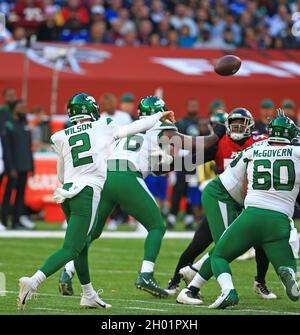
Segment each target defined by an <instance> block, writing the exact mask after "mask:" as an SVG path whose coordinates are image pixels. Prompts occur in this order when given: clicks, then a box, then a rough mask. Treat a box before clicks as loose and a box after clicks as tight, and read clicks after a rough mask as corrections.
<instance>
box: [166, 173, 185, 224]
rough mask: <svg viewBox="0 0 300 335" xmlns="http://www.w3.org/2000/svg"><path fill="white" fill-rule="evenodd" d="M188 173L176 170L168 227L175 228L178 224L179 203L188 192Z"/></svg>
mask: <svg viewBox="0 0 300 335" xmlns="http://www.w3.org/2000/svg"><path fill="white" fill-rule="evenodd" d="M185 178H186V174H185V173H184V172H181V171H178V172H176V183H175V185H174V187H173V191H172V196H171V208H170V213H169V214H168V217H167V226H168V229H173V228H174V227H175V224H176V217H177V214H178V211H179V204H180V200H181V198H182V197H183V196H184V195H185V194H186V190H187V183H186V180H185Z"/></svg>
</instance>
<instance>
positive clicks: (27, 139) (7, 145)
mask: <svg viewBox="0 0 300 335" xmlns="http://www.w3.org/2000/svg"><path fill="white" fill-rule="evenodd" d="M138 102H139V101H138V99H137V97H135V96H134V95H133V94H132V93H130V92H128V93H124V94H122V95H121V96H120V97H116V96H115V95H114V94H112V93H104V94H102V95H101V96H100V97H99V99H98V103H99V105H100V109H101V116H104V117H110V118H112V119H113V120H114V121H115V122H116V123H117V124H120V125H126V124H129V123H130V122H132V121H133V120H136V119H137V110H136V106H137V104H138ZM281 107H282V108H283V109H284V111H285V114H286V115H287V116H289V117H290V118H292V119H293V120H294V121H295V122H296V123H297V124H298V125H299V119H298V116H299V112H300V110H299V109H298V108H299V107H300V106H296V104H295V102H294V101H293V100H291V99H283V100H282V102H281ZM258 108H259V113H258V114H257V113H256V115H257V116H258V118H257V120H256V124H255V128H256V129H255V132H256V133H257V134H264V133H266V132H267V130H266V126H267V125H268V123H269V120H270V119H271V118H272V117H273V116H275V105H274V102H273V101H272V100H271V99H264V100H263V101H261V103H260V106H258ZM200 110H201V102H200V101H199V100H198V99H195V98H191V99H189V100H188V101H187V102H186V109H185V111H184V116H183V118H182V119H179V120H178V121H177V127H178V130H179V131H180V132H181V133H183V134H187V135H192V136H199V135H207V134H209V133H210V132H211V129H210V126H209V120H210V116H211V115H213V114H214V113H215V112H216V111H220V110H221V111H224V112H230V111H229V110H228V109H227V107H226V102H225V101H223V100H214V101H212V102H211V104H210V107H209V111H203V110H201V113H200ZM200 115H207V117H200ZM69 126H70V123H69V122H68V121H67V122H66V123H65V124H62V126H61V128H63V127H65V128H67V127H69ZM52 133H53V125H52V119H51V117H49V116H48V115H47V113H46V112H45V110H44V108H43V107H41V106H28V105H27V103H26V102H25V101H23V100H21V99H19V97H18V96H17V93H16V90H15V89H14V88H10V87H8V88H6V89H5V90H4V91H3V92H2V104H0V140H1V141H0V184H1V189H2V191H3V192H2V194H3V198H2V203H1V216H0V218H1V219H0V230H4V229H6V227H8V226H11V228H13V229H19V228H22V229H23V228H26V229H33V228H34V227H35V224H34V223H33V222H32V221H31V220H30V219H29V214H30V209H28V208H26V206H25V204H24V192H25V187H26V183H27V180H28V178H29V177H30V176H31V175H33V174H34V159H33V153H34V152H48V151H50V144H49V142H50V136H51V134H52ZM4 176H5V177H6V178H3V177H4ZM203 178H204V179H209V178H211V171H208V176H203V173H202V175H201V173H200V172H199V171H194V172H192V173H190V174H189V176H188V178H186V174H185V173H182V172H176V173H175V172H172V173H170V174H169V175H168V176H159V177H155V176H152V175H150V176H149V177H147V179H146V183H147V185H148V187H149V189H150V191H151V192H152V193H153V195H154V197H155V198H156V200H157V202H158V204H159V205H160V207H161V210H162V212H163V213H164V215H165V216H166V218H167V222H168V224H169V227H171V228H173V226H174V225H175V223H176V219H177V218H178V213H179V212H180V209H182V199H184V204H183V205H184V206H185V209H184V211H185V215H184V217H183V219H182V220H183V222H184V224H185V226H186V228H187V229H191V228H194V227H195V223H197V222H200V219H201V215H202V210H201V192H200V191H199V186H200V184H201V182H202V180H204V179H203ZM3 180H5V182H3ZM12 196H14V201H13V205H12V206H10V204H11V199H12ZM10 216H11V224H9V217H10ZM128 219H129V218H128V216H127V215H126V214H125V213H123V212H122V211H121V210H120V209H117V210H116V211H115V212H114V213H113V215H112V216H111V220H110V223H109V225H108V227H109V229H111V230H114V229H116V228H117V226H118V224H119V223H120V222H127V221H128Z"/></svg>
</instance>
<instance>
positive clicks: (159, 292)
mask: <svg viewBox="0 0 300 335" xmlns="http://www.w3.org/2000/svg"><path fill="white" fill-rule="evenodd" d="M135 286H136V288H138V289H140V290H144V291H146V292H149V293H151V294H152V295H154V296H155V297H158V298H167V297H168V295H169V294H168V292H167V291H166V290H164V289H162V288H160V287H159V286H158V284H157V282H156V280H155V278H154V277H153V272H141V273H140V274H139V275H138V277H137V279H136V281H135Z"/></svg>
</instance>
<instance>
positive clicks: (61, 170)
mask: <svg viewBox="0 0 300 335" xmlns="http://www.w3.org/2000/svg"><path fill="white" fill-rule="evenodd" d="M56 169H57V178H58V180H59V182H60V183H62V184H63V183H64V159H63V157H62V156H61V155H58V157H57V165H56Z"/></svg>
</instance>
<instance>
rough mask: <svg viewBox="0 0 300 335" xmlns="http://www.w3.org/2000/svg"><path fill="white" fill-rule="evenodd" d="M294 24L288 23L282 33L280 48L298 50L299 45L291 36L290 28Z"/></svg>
mask: <svg viewBox="0 0 300 335" xmlns="http://www.w3.org/2000/svg"><path fill="white" fill-rule="evenodd" d="M293 25H294V23H289V26H288V28H287V29H286V30H285V31H283V32H282V34H281V36H282V47H283V48H284V49H299V47H300V44H299V42H298V41H297V40H296V38H295V36H294V35H293V34H292V27H293Z"/></svg>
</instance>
